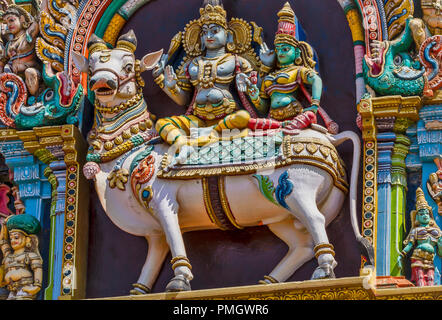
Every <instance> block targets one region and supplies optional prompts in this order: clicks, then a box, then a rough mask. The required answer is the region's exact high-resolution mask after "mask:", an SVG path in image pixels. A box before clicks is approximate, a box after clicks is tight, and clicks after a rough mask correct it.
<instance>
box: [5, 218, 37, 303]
mask: <svg viewBox="0 0 442 320" xmlns="http://www.w3.org/2000/svg"><path fill="white" fill-rule="evenodd" d="M39 231H40V223H39V222H38V220H37V219H36V218H34V217H33V216H31V215H28V214H20V215H14V216H10V217H9V218H8V219H7V220H6V222H5V223H2V226H1V232H0V249H1V251H2V253H3V263H2V268H3V270H4V278H3V279H0V280H1V282H3V284H4V285H6V286H7V289H8V290H9V296H8V300H31V299H35V297H36V295H37V293H38V292H39V291H40V289H41V286H42V277H43V260H42V258H41V256H40V252H39V250H38V238H37V236H36V234H37V233H38V232H39Z"/></svg>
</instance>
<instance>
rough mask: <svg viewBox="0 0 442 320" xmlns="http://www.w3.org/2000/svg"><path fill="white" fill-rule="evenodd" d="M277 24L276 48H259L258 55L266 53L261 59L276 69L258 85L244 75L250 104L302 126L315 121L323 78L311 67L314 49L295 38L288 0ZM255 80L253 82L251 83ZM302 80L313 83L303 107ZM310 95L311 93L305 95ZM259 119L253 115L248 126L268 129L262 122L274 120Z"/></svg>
mask: <svg viewBox="0 0 442 320" xmlns="http://www.w3.org/2000/svg"><path fill="white" fill-rule="evenodd" d="M278 16H279V25H278V31H277V32H276V36H275V51H270V50H268V48H267V46H263V48H262V49H261V55H262V56H267V58H268V59H264V58H262V60H263V63H266V64H267V65H268V66H272V65H275V60H277V61H276V66H277V67H276V70H275V71H274V72H271V73H270V74H268V75H267V76H266V77H264V79H263V81H262V84H261V89H259V88H258V86H257V85H256V80H255V81H253V79H247V78H245V77H243V78H242V79H244V81H245V82H246V83H247V85H248V89H249V90H248V93H249V96H250V97H251V99H252V102H253V104H254V105H255V106H256V108H257V109H259V110H268V109H269V106H270V110H269V118H271V119H274V120H277V121H286V120H290V121H287V122H286V123H285V124H283V125H288V126H290V127H291V128H292V129H303V128H306V127H308V126H310V124H311V123H316V113H317V111H318V108H319V102H320V99H321V94H322V80H321V78H320V77H319V75H318V74H317V72H316V71H315V70H314V67H315V64H316V62H315V61H314V60H313V50H312V48H311V47H310V45H309V44H307V43H306V42H303V41H299V40H298V39H296V37H295V34H296V24H295V13H294V11H293V9H292V8H291V6H290V4H289V3H288V2H287V3H286V4H285V5H284V7H283V8H282V9H281V10H280V11H279V13H278ZM254 82H255V83H254ZM304 84H308V85H311V86H312V99H310V100H311V101H310V104H311V106H310V107H308V108H306V109H304V108H303V107H302V105H301V103H300V101H299V100H298V99H297V98H296V96H297V95H296V94H297V93H298V91H299V89H302V90H303V94H307V95H309V94H308V93H307V91H305V88H304ZM308 98H310V96H308ZM260 122H262V119H252V120H251V126H252V128H254V129H256V128H257V127H258V128H259V129H270V127H266V126H265V125H266V124H267V125H271V126H272V125H274V124H275V122H268V121H265V122H264V123H265V124H264V123H263V124H260Z"/></svg>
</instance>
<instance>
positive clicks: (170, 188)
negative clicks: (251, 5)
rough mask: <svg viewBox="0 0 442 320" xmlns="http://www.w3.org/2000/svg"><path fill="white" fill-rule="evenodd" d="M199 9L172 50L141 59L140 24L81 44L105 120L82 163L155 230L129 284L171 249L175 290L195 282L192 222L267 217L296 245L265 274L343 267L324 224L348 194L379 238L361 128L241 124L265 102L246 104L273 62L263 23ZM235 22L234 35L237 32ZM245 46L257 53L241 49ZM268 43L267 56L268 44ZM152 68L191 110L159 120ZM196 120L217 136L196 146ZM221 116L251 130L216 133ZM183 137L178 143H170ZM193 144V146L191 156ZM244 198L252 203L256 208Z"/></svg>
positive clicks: (112, 211) (137, 227)
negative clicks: (348, 146) (368, 211)
mask: <svg viewBox="0 0 442 320" xmlns="http://www.w3.org/2000/svg"><path fill="white" fill-rule="evenodd" d="M284 10H285V11H286V10H287V7H285V9H284ZM200 13H201V18H200V19H198V20H196V21H193V22H191V23H189V24H188V25H187V27H186V30H185V31H184V33H183V32H181V33H178V35H177V36H176V37H174V39H173V40H172V44H171V46H170V49H169V52H168V54H167V55H165V56H162V50H160V51H158V52H154V53H150V54H148V55H146V56H144V57H143V58H142V59H141V60H137V59H136V58H135V55H134V53H135V50H136V47H137V39H136V36H135V33H134V32H133V31H130V32H128V33H126V34H123V35H121V36H120V37H119V38H118V39H117V41H116V46H115V48H113V49H109V48H108V47H107V45H106V43H105V41H104V40H103V39H101V38H99V37H97V36H96V35H94V36H92V37H91V39H90V41H89V43H88V51H89V56H88V57H87V58H86V57H83V56H82V55H79V54H76V53H74V57H73V58H74V62H75V64H76V66H77V67H78V69H79V70H81V71H82V72H88V73H89V76H90V78H89V87H90V88H91V90H92V91H93V92H94V93H95V116H94V118H95V120H96V121H95V123H94V126H93V128H92V130H91V131H90V133H89V135H88V140H89V150H88V154H87V161H88V162H87V163H86V165H85V166H84V169H83V172H84V174H85V176H86V177H87V178H88V179H93V180H94V183H95V188H96V190H97V194H98V197H99V199H100V202H101V204H102V206H103V209H104V210H105V212H106V214H107V215H108V216H109V218H110V219H111V220H112V221H113V222H114V223H115V224H116V225H117V226H118V227H119V228H121V229H122V230H124V231H126V232H128V233H131V234H133V235H136V236H142V237H144V238H145V239H146V240H147V241H148V248H149V250H148V254H147V257H146V262H145V264H144V266H143V268H142V271H141V274H140V276H139V278H138V281H137V283H135V284H133V289H132V290H131V294H145V293H149V292H150V290H151V288H152V286H153V284H154V282H155V281H156V279H157V276H158V274H159V272H160V270H161V266H162V264H163V261H164V259H165V257H166V255H167V253H168V252H169V250H170V252H171V255H172V260H171V261H170V266H171V268H172V270H173V272H174V276H173V278H172V279H171V280H170V281H169V283H168V285H167V286H166V291H186V290H190V289H191V286H190V281H191V280H192V279H193V277H194V275H193V273H192V265H191V262H190V260H189V258H188V256H187V248H186V245H185V243H184V241H183V237H182V233H183V232H188V231H193V230H210V229H221V230H236V229H243V228H246V227H251V226H259V225H266V226H268V227H269V229H270V230H271V231H272V232H273V233H274V234H275V235H276V236H278V237H279V238H280V239H281V240H283V241H284V242H285V243H286V244H287V245H288V248H289V250H288V252H287V254H286V255H285V257H284V258H283V259H282V260H281V261H280V263H279V264H278V265H277V266H276V267H275V268H274V269H273V270H272V271H271V273H270V274H269V275H266V276H264V280H261V283H262V284H269V283H276V282H283V281H286V280H287V279H288V278H289V277H290V276H291V275H292V274H293V273H294V272H295V271H296V270H297V269H298V268H299V267H301V266H302V265H303V264H304V263H305V262H307V261H309V260H310V259H312V258H316V260H317V262H318V267H317V268H316V269H315V270H314V271H313V274H312V279H325V278H333V277H335V274H334V271H333V270H334V268H335V267H336V265H337V262H336V260H335V258H334V256H335V252H334V247H333V245H332V244H331V243H330V242H329V239H328V236H327V232H326V226H327V225H328V224H329V223H330V222H331V221H332V220H333V219H334V218H335V217H336V216H337V215H338V213H339V212H340V211H341V208H342V205H343V203H344V201H345V199H346V196H347V194H348V193H349V198H350V212H351V220H352V228H353V231H354V233H355V236H356V238H357V240H358V241H360V242H361V244H362V245H364V246H366V249H368V250H370V248H371V246H370V244H369V243H366V242H364V238H363V237H362V236H361V234H360V233H359V229H358V225H357V216H356V185H357V174H358V166H359V157H360V142H359V138H358V136H357V135H356V134H355V133H353V132H349V131H345V132H342V133H339V134H337V135H333V134H331V133H329V132H328V130H327V128H324V127H322V126H319V125H317V126H315V127H312V128H310V127H308V128H307V127H306V128H304V129H303V130H297V131H296V132H285V131H284V130H283V129H284V128H279V129H276V130H264V131H262V132H261V134H260V133H258V132H257V131H253V130H242V129H243V128H246V127H247V126H248V125H249V120H250V119H249V117H250V118H258V113H257V112H256V109H254V107H253V106H252V105H251V104H250V105H249V106H247V103H246V102H247V101H248V100H247V91H248V85H247V81H246V80H245V79H249V78H250V80H249V81H252V80H253V77H254V75H253V74H252V72H253V71H255V72H257V73H258V72H259V73H260V75H259V78H261V76H262V75H263V73H266V72H267V73H268V72H270V71H271V69H269V67H263V66H262V65H261V63H260V61H259V59H258V58H257V54H256V52H255V51H254V49H253V48H252V47H251V45H250V42H251V40H250V39H256V40H257V41H261V40H259V39H260V37H259V35H260V32H258V31H259V28H253V27H252V24H249V23H248V22H245V21H243V20H240V19H236V18H234V19H232V20H231V22H230V23H229V24H226V20H225V19H226V12H225V10H224V9H223V6H222V4H221V3H220V2H218V1H209V2H205V3H204V4H203V8H201V11H200ZM233 25H236V27H235V28H243V29H242V30H243V31H244V30H245V31H247V32H246V33H245V34H243V33H241V32H239V31H238V29H235V28H234V27H233ZM238 25H239V26H238ZM192 28H194V29H192ZM189 30H193V32H190V31H189ZM229 31H233V42H232V40H230V42H229V41H228V40H229ZM200 32H202V36H201V37H200ZM189 37H190V38H189ZM190 39H191V40H192V41H191V42H189V41H190ZM230 39H232V38H230ZM200 41H202V42H200ZM203 44H204V45H203ZM261 44H262V42H261ZM204 46H205V47H204ZM235 47H236V48H240V49H241V48H242V49H241V50H240V49H238V50H239V51H236V52H242V53H241V54H244V55H246V56H248V57H249V59H246V58H241V57H240V55H241V54H240V53H238V56H237V57H236V55H235V54H231V53H230V52H229V51H231V52H233V53H235V50H236V49H235ZM244 48H246V49H244ZM226 49H227V50H226ZM262 49H263V50H262V56H264V55H266V52H267V51H268V50H266V48H265V46H264V47H262ZM182 50H184V51H182ZM243 50H245V51H243ZM183 52H185V53H186V54H187V55H189V57H188V58H187V60H184V62H183V64H182V65H181V66H182V67H181V68H179V70H178V71H177V72H175V71H174V70H172V68H171V67H170V65H167V61H170V59H172V60H173V56H175V55H176V56H179V53H183ZM161 56H162V57H161ZM253 57H254V58H253ZM160 61H161V62H160ZM166 65H167V66H166ZM152 69H154V74H156V75H157V78H156V82H157V83H158V84H159V85H160V86H163V85H164V88H163V89H164V91H165V93H166V94H167V95H168V96H170V97H171V98H172V99H174V101H175V102H176V103H177V104H179V105H186V104H189V103H190V108H189V111H188V112H189V113H188V114H187V115H185V116H180V117H170V118H165V119H159V120H158V121H157V124H156V126H155V128H156V129H158V131H157V130H155V128H153V126H152V119H151V118H152V117H151V115H150V113H149V111H148V109H147V104H146V101H145V100H144V97H143V95H142V92H141V89H142V87H143V85H144V82H143V81H142V78H141V73H142V72H143V71H146V70H152ZM163 70H164V71H163ZM302 70H304V69H302ZM237 71H238V72H237ZM264 71H266V72H264ZM155 72H156V73H155ZM303 72H304V71H301V72H300V74H301V73H303ZM255 76H256V77H258V75H255ZM304 78H305V80H307V81H308V82H309V83H310V82H313V81H315V80H314V79H317V78H315V76H314V73H313V72H305V74H304ZM256 83H257V82H256ZM228 84H232V85H235V86H237V88H236V89H234V90H236V91H239V92H242V93H243V94H242V95H241V94H240V93H238V95H239V96H240V101H241V103H242V106H243V107H244V108H245V109H246V110H240V107H239V104H238V103H237V102H236V101H234V99H233V98H234V97H233V96H234V95H233V92H234V91H231V89H230V88H229V89H228V86H227V85H228ZM237 89H238V90H237ZM317 90H318V88H316V89H315V94H319V93H318V92H317ZM192 93H193V97H194V99H192V98H191V97H192ZM314 97H315V98H318V97H317V96H314ZM258 111H259V110H258ZM246 120H247V121H246ZM192 121H193V122H197V123H199V124H200V125H202V126H203V130H206V129H205V128H207V130H206V132H204V134H202V135H201V136H203V138H201V139H206V140H205V141H206V142H208V143H206V144H203V145H198V144H199V143H198V139H199V138H196V139H197V141H196V143H195V144H194V142H195V141H192V139H194V136H193V133H192V130H191V129H192V128H191V122H192ZM217 126H218V127H223V129H228V128H230V129H234V130H236V131H237V132H238V131H240V130H242V131H240V133H239V135H238V134H235V135H230V136H228V138H227V139H222V138H223V137H221V138H216V139H211V138H210V137H211V136H215V135H212V132H213V131H216V130H217V129H216V128H217ZM179 128H181V129H184V130H182V131H179V130H177V129H179ZM166 132H167V134H166ZM183 132H184V133H183ZM180 134H181V135H180ZM207 137H209V138H207ZM179 139H182V140H180V141H183V142H182V144H181V142H180V144H181V145H180V148H173V147H172V148H171V146H170V144H171V143H172V144H173V143H174V142H177V141H178V140H179ZM347 140H350V141H351V142H352V143H353V147H354V153H353V162H352V170H351V179H350V180H351V181H350V183H348V182H347V176H346V171H345V169H344V164H343V162H342V160H341V159H340V157H339V153H338V151H337V150H336V147H337V146H339V145H340V144H341V143H342V142H344V141H347ZM163 142H164V143H163ZM183 146H189V147H192V148H194V151H190V152H187V151H186V154H185V155H186V156H183V157H181V156H182V155H183V153H182V152H181V151H182V150H183ZM177 149H181V150H177ZM177 151H178V152H177ZM176 157H180V161H177V160H176ZM244 199H249V200H250V201H252V202H253V203H254V206H255V207H254V208H255V209H254V210H253V211H252V212H251V211H250V208H249V206H248V205H247V204H246V203H245V202H244ZM287 234H291V235H292V236H290V237H286V235H287ZM371 250H372V248H371ZM257 280H258V279H257Z"/></svg>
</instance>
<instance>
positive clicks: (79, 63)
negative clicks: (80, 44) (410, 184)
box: [72, 51, 89, 72]
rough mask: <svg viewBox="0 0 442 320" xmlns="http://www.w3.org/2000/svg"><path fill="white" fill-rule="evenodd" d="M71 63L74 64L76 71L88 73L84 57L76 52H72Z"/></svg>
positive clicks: (86, 61)
mask: <svg viewBox="0 0 442 320" xmlns="http://www.w3.org/2000/svg"><path fill="white" fill-rule="evenodd" d="M72 61H73V62H74V64H75V66H76V67H77V68H78V70H80V71H81V72H88V70H89V62H88V60H87V59H86V57H85V56H83V55H82V54H79V53H78V52H75V51H73V52H72Z"/></svg>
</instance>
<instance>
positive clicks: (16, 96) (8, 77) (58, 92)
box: [0, 64, 83, 130]
mask: <svg viewBox="0 0 442 320" xmlns="http://www.w3.org/2000/svg"><path fill="white" fill-rule="evenodd" d="M42 76H43V81H44V83H45V85H46V86H47V88H46V89H45V90H44V91H43V92H42V93H41V94H40V95H39V96H38V97H29V99H27V92H26V86H25V84H24V82H23V80H22V79H21V78H20V77H19V76H17V75H15V74H12V73H3V74H1V75H0V119H1V121H2V122H3V123H4V124H5V125H7V126H9V127H15V128H17V129H19V130H25V129H32V128H33V127H41V126H53V125H61V124H66V123H68V124H76V123H77V122H78V119H77V117H76V113H77V111H78V109H79V107H80V105H81V102H82V99H83V87H82V86H81V85H80V84H79V83H75V82H74V81H73V80H72V77H71V76H70V75H69V74H68V73H67V72H66V71H61V72H57V73H54V72H53V70H52V68H51V66H50V64H45V65H44V66H43V72H42ZM26 100H28V101H26Z"/></svg>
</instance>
